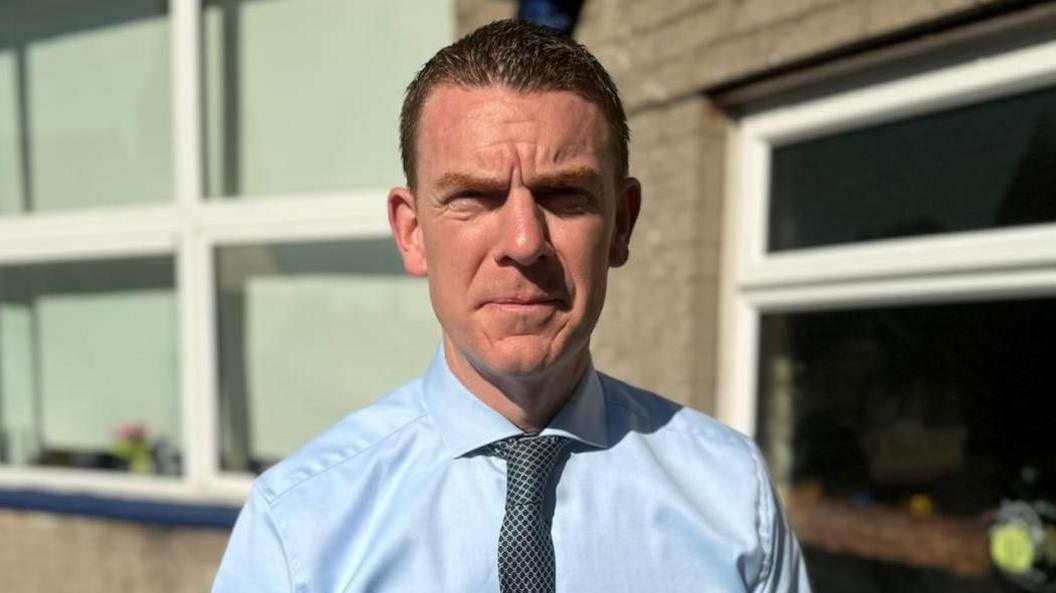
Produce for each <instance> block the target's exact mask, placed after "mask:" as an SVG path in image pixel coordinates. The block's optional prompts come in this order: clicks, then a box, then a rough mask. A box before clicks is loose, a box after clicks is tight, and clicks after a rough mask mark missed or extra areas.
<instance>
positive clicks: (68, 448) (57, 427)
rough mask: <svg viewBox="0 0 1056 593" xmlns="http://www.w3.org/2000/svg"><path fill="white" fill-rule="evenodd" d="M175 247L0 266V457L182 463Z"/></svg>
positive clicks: (102, 464) (33, 461)
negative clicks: (153, 254)
mask: <svg viewBox="0 0 1056 593" xmlns="http://www.w3.org/2000/svg"><path fill="white" fill-rule="evenodd" d="M177 372H178V371H177V355H176V305H175V295H174V291H173V264H172V260H171V259H169V258H142V259H126V260H115V261H105V262H90V263H59V264H47V265H33V266H8V267H3V268H0V435H2V437H3V438H0V460H2V461H3V463H6V464H11V465H55V466H70V467H82V468H99V469H117V470H130V471H136V472H141V473H164V474H178V473H179V442H180V440H179V420H178V419H179V415H178V405H177V397H178V395H177V394H178V380H177Z"/></svg>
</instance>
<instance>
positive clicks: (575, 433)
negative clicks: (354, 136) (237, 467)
mask: <svg viewBox="0 0 1056 593" xmlns="http://www.w3.org/2000/svg"><path fill="white" fill-rule="evenodd" d="M627 137H628V133H627V124H626V118H625V116H624V113H623V108H622V106H621V104H620V101H619V98H618V96H617V94H616V89H615V87H614V85H613V83H612V81H611V79H610V78H609V76H608V74H607V73H606V72H605V71H604V69H603V68H602V67H601V66H600V65H599V64H598V63H597V61H596V60H595V59H594V58H593V56H591V55H590V54H589V53H588V52H587V50H586V49H585V48H583V47H582V46H579V45H578V44H576V43H574V42H572V41H570V40H567V39H565V38H563V37H561V36H559V35H557V34H554V33H552V32H549V31H547V30H545V29H541V28H538V27H535V26H533V25H528V24H524V23H517V22H511V21H503V22H498V23H493V24H491V25H488V26H486V27H484V28H482V29H479V30H478V31H476V32H475V33H473V34H471V35H469V36H468V37H466V38H464V39H462V40H461V41H459V42H457V43H455V44H453V45H452V46H449V47H447V48H445V49H443V50H441V51H440V52H439V53H438V54H437V55H436V56H435V57H434V58H433V59H432V60H430V61H429V62H428V63H427V64H426V65H425V67H424V68H423V69H422V71H421V72H420V73H419V74H418V76H417V77H416V79H415V81H414V82H413V83H412V84H411V86H410V87H409V89H408V92H407V97H406V99H405V102H404V107H403V113H402V116H401V147H402V156H403V161H404V170H405V173H406V176H407V187H401V188H396V189H393V190H392V191H391V192H390V194H389V198H388V210H389V220H390V223H391V226H392V231H393V236H394V237H395V240H396V244H397V247H398V248H399V251H400V253H401V255H402V257H403V262H404V266H405V268H406V270H407V272H409V273H410V274H413V275H419V276H427V277H428V279H429V290H430V296H431V299H432V304H433V308H434V310H435V312H436V315H437V318H438V319H439V320H440V325H441V327H442V328H443V342H442V345H441V348H440V349H439V352H438V353H437V355H436V358H435V360H434V361H433V363H432V365H431V367H430V368H429V370H428V372H427V373H426V375H425V377H424V378H422V379H421V380H419V381H416V382H414V383H411V384H409V385H407V386H404V387H402V388H400V389H397V390H396V391H395V392H393V393H391V394H389V395H388V396H386V397H385V398H383V399H382V400H380V401H379V402H378V403H376V404H374V405H373V406H371V407H368V408H366V409H364V410H362V411H360V412H357V413H355V414H352V415H351V416H349V417H348V418H346V419H345V420H344V421H343V422H341V423H340V424H338V425H337V426H336V427H334V428H332V429H331V430H330V431H328V432H326V433H324V434H323V435H322V436H321V437H319V438H318V439H316V440H315V441H313V442H312V443H310V444H309V445H307V446H306V447H305V448H303V449H302V450H301V451H299V452H298V453H296V454H294V455H293V456H292V457H291V458H289V459H287V460H286V461H284V462H283V463H281V464H279V465H277V466H276V467H274V468H272V469H271V470H269V471H268V472H266V473H265V474H264V475H262V476H261V477H260V478H259V479H258V480H257V482H256V484H255V485H254V488H253V491H252V493H251V494H250V497H249V500H248V501H247V502H246V506H245V508H244V509H243V512H242V514H241V516H240V517H239V520H238V524H237V525H236V526H235V529H234V532H233V533H232V535H231V541H230V544H229V547H228V550H227V553H226V555H225V557H224V560H223V564H222V566H221V568H220V571H219V574H218V576H217V580H216V584H215V587H214V591H216V592H229V591H246V592H250V591H252V592H268V591H284V592H286V591H298V592H300V591H304V592H313V593H314V592H327V593H329V592H335V593H336V592H347V593H352V592H370V593H380V592H388V591H393V592H402V593H406V592H419V591H439V592H452V593H454V592H462V591H465V592H471V591H472V592H499V591H502V593H521V592H551V591H562V592H568V593H572V592H575V593H594V592H599V593H600V592H606V593H615V592H624V591H626V592H632V591H633V592H638V593H661V592H668V591H670V592H674V591H712V592H730V593H732V592H748V591H751V592H806V591H808V590H809V586H808V585H807V580H806V574H805V571H804V569H803V566H802V562H801V560H800V556H799V549H798V545H797V544H796V541H795V539H794V537H793V536H792V534H791V532H790V531H789V528H788V526H787V525H786V523H785V521H784V519H783V518H782V516H781V513H780V510H779V507H778V505H777V501H776V499H775V497H774V495H773V492H772V489H771V487H770V485H769V482H768V480H767V477H766V471H765V469H764V464H763V460H762V459H761V457H760V455H759V453H758V451H757V450H756V448H755V447H754V445H753V444H752V443H751V441H749V440H748V439H746V438H745V437H743V436H741V435H739V434H737V433H735V432H734V431H732V430H730V429H728V428H725V427H723V426H722V425H720V424H718V423H717V422H715V421H713V420H711V419H709V418H708V417H706V416H704V415H702V414H699V413H696V412H693V411H691V410H687V409H683V408H681V407H680V406H678V405H676V404H674V403H671V402H669V401H667V400H664V399H661V398H659V397H657V396H655V395H652V394H649V393H646V392H644V391H641V390H638V389H636V388H634V387H631V386H628V385H625V384H623V383H620V382H618V381H616V380H615V379H611V378H609V377H607V376H605V375H602V374H600V373H598V372H596V371H595V370H594V369H593V368H592V366H591V360H590V350H589V345H590V335H591V332H592V330H593V328H594V325H595V323H596V321H597V319H598V316H599V314H600V312H601V308H602V304H603V302H604V300H605V285H606V278H607V274H608V270H609V268H610V267H617V266H620V265H622V264H623V263H624V262H626V261H627V258H628V245H629V241H630V237H631V231H632V229H633V228H634V223H635V219H636V218H637V215H638V208H639V203H640V199H641V188H640V186H639V183H638V181H637V180H635V179H634V178H632V177H628V175H627V173H628V170H627Z"/></svg>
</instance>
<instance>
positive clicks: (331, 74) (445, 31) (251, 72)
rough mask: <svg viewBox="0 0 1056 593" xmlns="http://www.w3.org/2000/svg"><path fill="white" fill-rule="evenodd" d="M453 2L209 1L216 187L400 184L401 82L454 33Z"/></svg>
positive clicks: (254, 189) (235, 192) (255, 190)
mask: <svg viewBox="0 0 1056 593" xmlns="http://www.w3.org/2000/svg"><path fill="white" fill-rule="evenodd" d="M454 16H455V12H454V6H453V2H452V1H451V0H430V1H428V2H421V1H420V0H393V1H390V2H367V1H362V0H361V1H354V2H350V1H348V0H270V1H268V2H261V1H253V0H210V1H207V2H206V3H205V7H204V46H205V63H204V66H205V129H206V146H207V154H206V157H207V158H206V170H207V175H206V177H207V192H208V194H209V195H211V196H258V195H263V194H282V193H291V192H304V191H328V190H346V189H354V188H388V187H390V186H392V185H394V184H398V183H402V178H403V177H402V173H401V172H400V171H401V169H400V165H399V155H398V149H397V146H398V140H397V123H398V120H399V110H400V104H401V102H402V97H403V89H404V87H405V86H406V85H407V84H408V83H409V82H410V80H411V78H412V77H413V76H414V73H415V72H416V71H417V70H418V68H420V67H421V65H422V64H423V63H424V62H425V60H427V59H428V58H429V57H430V56H431V55H432V54H433V52H435V51H436V50H437V49H439V48H440V47H441V46H443V45H446V44H447V43H450V41H451V40H452V38H453V36H454Z"/></svg>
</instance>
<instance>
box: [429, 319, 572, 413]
mask: <svg viewBox="0 0 1056 593" xmlns="http://www.w3.org/2000/svg"><path fill="white" fill-rule="evenodd" d="M444 356H445V357H446V358H447V366H448V368H449V369H451V373H452V374H454V375H455V377H456V378H458V380H459V381H461V382H462V384H463V385H465V386H466V388H467V389H468V390H469V391H470V393H472V394H473V395H475V396H476V397H477V398H478V399H480V401H482V402H484V403H485V404H486V405H487V406H488V407H489V408H491V409H493V410H495V411H496V412H498V413H499V414H502V416H503V417H504V418H506V419H507V420H509V421H510V422H511V423H513V424H514V425H515V426H517V427H518V428H520V429H521V430H523V431H524V432H527V433H535V432H539V431H540V430H542V429H543V428H544V427H545V426H546V425H547V424H549V423H550V420H551V419H552V418H553V417H554V416H555V415H556V414H557V412H558V411H559V410H560V409H561V408H562V407H564V405H565V403H566V402H568V399H569V398H570V397H572V393H573V392H574V391H575V389H576V386H577V385H578V384H579V381H580V380H581V379H582V377H583V373H584V372H585V371H586V369H587V364H588V362H589V361H590V352H589V350H587V349H584V351H583V352H582V354H580V355H579V356H574V357H570V359H569V360H567V361H563V362H561V363H559V364H556V365H554V367H552V368H549V369H546V370H545V371H542V372H540V373H535V374H531V375H511V374H503V373H495V372H491V371H490V370H488V369H486V368H483V365H476V364H473V362H472V361H470V360H469V359H467V358H466V357H465V356H464V355H463V354H462V353H461V352H460V351H459V350H458V349H457V348H456V347H455V346H454V344H452V343H451V341H450V340H448V339H447V337H446V336H445V337H444Z"/></svg>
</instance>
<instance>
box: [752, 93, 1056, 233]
mask: <svg viewBox="0 0 1056 593" xmlns="http://www.w3.org/2000/svg"><path fill="white" fill-rule="evenodd" d="M770 184H771V185H770V219H769V243H768V248H769V250H770V251H784V250H788V249H797V248H802V247H814V246H821V245H837V244H845V243H855V242H859V241H871V240H875V239H886V238H893V237H909V236H919V235H934V234H939V233H950V232H955V231H969V230H978V229H988V228H996V227H1006V226H1013V225H1022V224H1030V223H1041V222H1052V221H1056V193H1054V191H1053V188H1056V88H1048V89H1044V90H1040V91H1035V92H1031V93H1027V94H1022V95H1018V96H1012V97H1003V98H1000V99H995V100H992V101H987V102H985V103H980V104H976V105H970V106H967V107H962V108H959V109H952V110H948V111H942V112H939V113H932V114H927V115H922V116H919V117H913V118H909V119H905V120H901V121H895V122H892V123H885V124H881V125H875V126H869V127H865V128H860V129H856V130H853V131H849V132H843V133H838V134H833V135H829V136H825V137H821V138H814V139H811V140H806V141H802V142H796V143H793V144H789V145H785V146H779V147H776V148H775V149H774V151H773V156H772V169H771V178H770Z"/></svg>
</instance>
